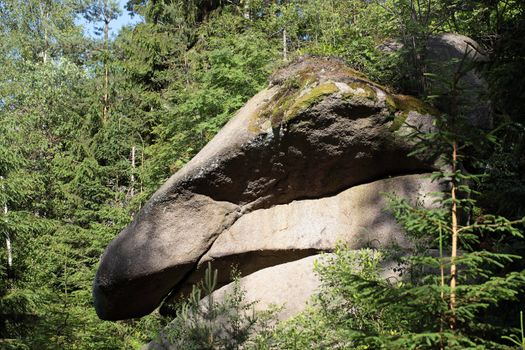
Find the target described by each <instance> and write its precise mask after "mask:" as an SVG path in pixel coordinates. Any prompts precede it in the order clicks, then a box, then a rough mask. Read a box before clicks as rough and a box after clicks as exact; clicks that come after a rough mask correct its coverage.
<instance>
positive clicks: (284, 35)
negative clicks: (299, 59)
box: [283, 28, 288, 61]
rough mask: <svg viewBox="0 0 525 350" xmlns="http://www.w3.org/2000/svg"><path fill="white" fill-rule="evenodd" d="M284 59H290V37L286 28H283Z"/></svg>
mask: <svg viewBox="0 0 525 350" xmlns="http://www.w3.org/2000/svg"><path fill="white" fill-rule="evenodd" d="M283 60H285V61H288V38H287V36H286V28H283Z"/></svg>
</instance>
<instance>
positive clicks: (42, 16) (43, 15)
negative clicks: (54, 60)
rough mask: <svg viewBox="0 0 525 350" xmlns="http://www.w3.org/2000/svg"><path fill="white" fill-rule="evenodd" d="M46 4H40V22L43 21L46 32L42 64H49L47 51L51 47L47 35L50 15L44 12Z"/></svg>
mask: <svg viewBox="0 0 525 350" xmlns="http://www.w3.org/2000/svg"><path fill="white" fill-rule="evenodd" d="M44 6H45V5H44V4H43V3H42V2H41V3H40V20H41V21H42V29H43V31H44V49H43V50H42V62H43V63H44V64H46V63H47V51H48V46H49V38H48V33H47V22H48V18H49V13H47V12H46V11H45V10H44Z"/></svg>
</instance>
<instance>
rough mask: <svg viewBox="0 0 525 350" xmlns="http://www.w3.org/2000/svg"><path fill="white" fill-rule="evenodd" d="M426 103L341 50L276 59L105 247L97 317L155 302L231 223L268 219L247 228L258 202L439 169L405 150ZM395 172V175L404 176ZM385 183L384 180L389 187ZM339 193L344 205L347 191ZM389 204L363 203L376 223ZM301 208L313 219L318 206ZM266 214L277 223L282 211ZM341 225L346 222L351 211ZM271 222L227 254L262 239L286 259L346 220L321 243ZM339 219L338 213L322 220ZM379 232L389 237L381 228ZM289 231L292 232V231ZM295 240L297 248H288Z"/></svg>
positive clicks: (314, 195) (426, 123)
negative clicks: (373, 75)
mask: <svg viewBox="0 0 525 350" xmlns="http://www.w3.org/2000/svg"><path fill="white" fill-rule="evenodd" d="M431 112H432V109H431V108H430V107H428V106H426V105H425V104H423V103H421V102H420V101H418V100H416V99H413V98H410V97H408V96H400V95H393V94H390V93H389V92H388V91H387V89H385V88H384V87H382V86H379V85H377V84H375V83H373V82H371V81H369V80H368V79H367V78H366V77H364V76H362V75H361V74H359V73H358V72H355V71H353V70H351V69H350V68H348V67H346V66H345V65H344V64H343V63H341V62H339V61H337V60H324V59H319V58H309V59H304V60H299V61H297V62H295V63H293V64H292V65H290V66H288V67H285V68H283V69H281V70H280V71H279V72H277V73H276V74H275V75H274V77H273V78H272V80H271V85H270V86H269V87H268V88H267V89H265V90H263V91H261V92H260V93H259V94H257V95H256V96H254V97H253V98H252V99H251V100H250V101H249V102H248V103H247V104H246V105H245V106H244V107H243V108H242V109H241V110H240V111H239V112H238V113H237V114H236V115H235V116H234V117H233V118H232V120H231V121H230V122H229V123H228V124H227V125H226V126H225V127H224V128H223V129H222V130H221V131H220V132H219V133H218V134H217V136H216V137H215V138H214V139H213V140H212V141H210V143H209V144H208V145H206V147H204V148H203V149H202V150H201V152H199V154H198V155H197V156H195V157H194V158H193V159H192V160H191V161H190V162H189V163H188V164H187V165H186V166H185V167H184V168H183V169H181V170H180V171H179V172H177V173H176V174H175V175H173V176H172V177H171V178H170V179H169V180H168V181H167V182H166V183H165V184H164V185H163V186H162V187H161V188H160V189H159V190H158V191H157V192H156V193H155V194H154V195H153V196H152V198H151V199H150V200H149V201H148V202H147V203H146V205H145V206H144V208H143V209H142V210H141V212H140V213H139V214H138V215H137V216H136V218H135V220H134V221H133V223H131V224H130V225H129V226H128V227H127V228H126V229H124V230H123V231H122V232H121V233H120V234H119V236H118V237H116V238H115V240H114V241H113V242H111V244H110V245H109V246H108V248H107V249H106V252H105V253H104V255H103V257H102V259H101V262H100V267H99V269H98V271H97V275H96V278H95V282H94V286H93V294H94V299H95V307H96V310H97V313H98V315H99V317H101V318H102V319H108V320H117V319H126V318H132V317H140V316H143V315H145V314H147V313H149V312H151V311H153V310H154V309H155V308H156V307H157V306H158V305H159V304H160V303H161V302H162V300H163V298H164V297H165V296H166V295H167V294H168V292H169V291H170V290H172V289H180V287H181V286H183V285H185V284H187V281H188V279H191V276H192V274H193V271H194V270H195V268H196V267H197V266H198V263H199V261H201V258H203V256H207V257H206V258H204V259H208V257H210V259H212V258H213V256H214V255H213V254H219V253H221V254H222V253H223V252H224V250H223V251H222V252H221V251H219V250H217V249H218V248H219V247H220V245H219V243H218V244H217V245H216V246H215V247H214V249H212V250H211V251H210V248H211V247H212V245H214V242H215V241H216V239H217V237H221V236H222V234H224V235H225V236H224V238H221V241H220V242H223V241H225V240H227V239H228V238H227V237H229V236H231V235H232V234H234V233H235V234H240V235H246V231H245V230H246V229H249V230H250V232H253V233H254V234H256V233H257V232H258V231H259V226H260V225H261V224H256V222H255V221H252V222H253V225H255V226H254V227H251V228H250V227H249V225H248V226H246V225H247V223H244V224H243V222H245V220H250V217H248V216H247V215H250V213H251V212H254V211H256V210H261V211H262V210H264V209H269V208H272V207H275V206H278V205H281V204H287V203H290V202H292V201H294V200H295V201H299V200H305V199H318V198H323V197H330V196H334V195H336V194H338V193H339V192H342V191H345V190H347V189H348V188H351V187H353V186H356V185H359V184H365V183H369V182H373V181H376V180H379V179H384V178H388V177H390V176H395V175H402V174H417V173H422V172H426V171H429V170H432V169H433V168H434V165H433V160H432V159H424V158H411V157H408V156H407V153H408V152H409V151H410V149H411V147H412V145H411V143H410V142H409V141H407V139H406V137H405V136H404V135H405V132H404V131H403V128H402V127H401V126H402V124H403V122H404V121H405V120H411V121H419V122H420V124H421V127H422V128H423V129H425V128H427V129H428V128H429V127H430V121H431V118H430V116H429V115H430V113H431ZM400 181H401V182H400V183H399V184H397V185H396V186H402V184H401V183H402V182H403V181H402V180H400ZM379 187H381V186H379ZM381 188H384V189H385V190H386V191H387V192H388V190H389V187H388V186H386V187H381ZM416 193H417V191H415V192H414V195H416ZM369 195H370V196H372V197H373V196H374V195H375V194H371V193H370V194H369ZM343 197H344V196H343ZM374 198H376V199H378V198H379V197H378V196H376V197H374ZM336 202H337V200H336ZM300 203H302V202H297V204H292V205H290V208H292V207H297V209H290V215H293V214H292V213H293V212H294V210H306V211H307V210H308V204H300ZM304 203H307V202H304ZM338 203H339V204H338V205H342V203H343V200H340V201H339V202H338ZM372 204H373V200H372V201H371V202H370V205H372ZM333 205H336V204H333ZM382 206H383V204H382V203H380V201H379V200H377V208H375V209H374V212H375V213H376V214H377V215H379V216H377V217H374V215H375V214H372V213H370V214H369V215H366V214H365V216H368V217H369V219H370V222H373V221H374V220H377V225H378V226H377V227H380V226H381V225H382V224H381V221H382V220H383V219H384V216H383V215H382V214H378V213H379V208H380V207H381V208H382ZM299 207H301V208H302V209H299ZM303 207H304V208H303ZM283 208H284V207H283ZM286 210H288V209H286ZM312 210H313V207H312ZM315 210H317V209H315ZM350 210H351V211H352V214H351V215H352V217H354V218H357V217H361V215H364V213H365V212H364V211H363V210H366V211H369V210H370V209H369V208H368V207H367V208H364V209H359V208H358V207H357V206H356V207H352V205H351V203H349V207H348V209H346V210H338V211H335V212H334V215H336V216H340V217H341V220H342V221H344V220H346V219H343V218H342V216H344V215H347V214H348V213H349V211H350ZM358 210H361V211H360V212H358ZM274 212H276V211H274ZM327 213H328V212H325V214H323V215H327ZM253 215H255V216H254V218H255V217H256V216H257V215H263V216H264V215H267V214H263V212H261V214H256V213H253ZM276 215H277V214H276ZM305 215H308V216H307V217H305V218H304V220H308V219H313V218H315V216H316V215H317V213H316V212H310V213H309V214H305ZM245 216H246V217H247V219H244V217H245ZM240 219H242V221H239V220H240ZM291 219H292V217H290V220H291ZM299 219H300V218H298V217H297V218H295V219H294V220H296V221H298V220H299ZM253 220H256V219H253ZM323 220H324V219H323ZM237 222H239V223H238V224H237V226H235V224H236V223H237ZM390 222H391V221H390ZM243 225H245V226H243ZM271 225H273V227H276V228H277V227H279V226H278V225H279V223H278V222H276V221H272V224H271ZM344 225H351V224H350V221H348V220H347V221H346V222H345V223H344ZM359 225H360V224H357V226H356V225H354V226H349V228H352V229H353V230H354V231H353V232H354V234H357V233H358V232H362V231H359V230H358V231H357V232H356V231H355V230H356V229H357V227H358V226H359ZM364 225H367V224H364ZM386 225H390V224H386ZM234 226H235V227H234ZM304 226H306V225H303V227H304ZM243 227H244V228H243ZM268 227H269V226H268ZM268 227H267V228H265V229H264V230H262V231H260V232H261V234H262V235H263V236H261V237H264V240H265V241H266V243H265V244H266V246H264V245H263V246H260V247H259V248H260V249H259V248H257V247H256V246H253V247H248V245H249V244H251V243H249V242H245V244H246V247H247V248H246V249H251V250H249V251H245V252H243V251H242V249H245V248H239V249H237V250H232V254H233V255H239V254H241V255H242V254H251V255H252V256H254V255H253V252H254V250H253V249H259V251H260V252H261V254H262V255H265V254H266V255H268V254H274V255H275V256H276V259H275V260H274V262H275V263H280V262H283V259H281V258H280V257H279V256H278V255H281V253H282V252H285V255H286V256H288V257H287V258H286V259H284V261H290V260H293V259H299V258H303V257H305V256H307V255H311V254H314V253H315V252H317V251H319V250H325V249H330V248H331V244H332V243H333V242H334V239H335V237H339V236H340V233H341V232H342V229H343V226H340V228H341V230H339V233H337V232H336V233H333V232H330V233H329V234H330V235H328V233H327V236H326V237H324V236H323V235H320V234H319V232H317V233H316V235H317V236H315V235H314V236H312V237H317V238H320V242H319V244H314V243H316V242H317V240H318V239H317V238H314V239H313V240H312V238H308V239H306V240H305V243H303V241H302V239H301V238H300V237H295V238H293V239H291V240H290V242H289V243H288V244H287V243H286V241H285V240H281V241H280V242H281V243H279V245H276V246H275V247H272V245H270V242H269V241H270V240H271V238H270V236H271V234H272V233H271V231H272V230H270V229H269V228H268ZM335 227H337V225H336V224H331V226H327V230H328V228H330V229H332V228H335ZM373 229H374V230H375V229H376V227H374V228H373ZM295 234H298V231H296V232H295ZM305 234H306V232H305ZM377 234H380V235H387V236H388V234H387V233H386V231H384V232H383V233H377ZM286 235H288V237H294V233H293V232H292V231H290V233H286ZM338 235H339V236H338ZM392 235H393V233H392ZM392 235H391V236H392ZM262 241H263V240H261V242H262ZM275 241H276V242H279V240H277V239H276V240H275ZM232 244H233V243H232ZM243 244H244V243H243ZM294 245H298V247H297V249H295V248H294ZM267 248H268V249H267ZM274 248H275V249H274ZM283 248H286V249H283ZM293 251H296V252H297V254H296V255H295V256H294V257H293V259H292V258H289V257H290V256H293V254H291V253H290V252H293ZM207 253H209V254H208V255H207ZM213 259H216V258H213ZM255 259H257V257H256V258H255ZM265 259H266V258H263V260H265ZM247 260H249V259H247ZM270 260H271V259H270ZM240 264H241V266H240V268H241V270H242V269H243V266H242V265H243V264H245V265H247V266H249V265H250V262H249V261H243V260H242V259H241V261H240ZM255 265H257V264H255ZM264 265H268V264H267V263H264V264H262V265H261V266H264ZM257 268H258V267H256V268H252V267H247V268H246V270H250V269H252V270H255V269H257ZM185 282H186V283H185Z"/></svg>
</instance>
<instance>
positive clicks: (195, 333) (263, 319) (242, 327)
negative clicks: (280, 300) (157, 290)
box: [154, 264, 275, 350]
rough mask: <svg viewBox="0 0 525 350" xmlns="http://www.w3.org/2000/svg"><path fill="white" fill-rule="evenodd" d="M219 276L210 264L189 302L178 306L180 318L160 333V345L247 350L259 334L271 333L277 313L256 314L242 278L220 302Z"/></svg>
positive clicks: (235, 278) (235, 281)
mask: <svg viewBox="0 0 525 350" xmlns="http://www.w3.org/2000/svg"><path fill="white" fill-rule="evenodd" d="M217 274H218V271H217V270H212V268H211V264H208V268H207V269H206V271H205V277H204V280H203V281H202V282H201V284H200V285H199V286H195V285H194V286H193V290H192V292H191V294H190V296H189V297H188V299H187V301H185V302H182V303H181V304H180V305H179V306H178V310H177V317H176V318H175V319H174V320H173V321H172V322H171V323H169V324H168V326H167V327H166V328H165V329H164V330H163V331H162V332H161V333H160V335H159V337H158V338H157V340H155V341H154V342H155V344H156V345H158V346H160V347H161V348H167V349H188V350H192V349H195V350H197V349H245V348H250V347H251V346H253V345H254V344H255V343H254V342H255V340H254V339H253V337H254V335H255V333H256V332H257V333H259V334H265V333H268V331H269V328H270V323H274V322H275V319H274V312H273V311H271V310H269V311H265V312H259V311H255V309H254V306H255V303H254V302H251V303H250V302H247V301H246V300H245V294H246V292H245V291H244V290H242V288H241V286H240V281H239V277H238V276H237V277H236V276H232V279H233V281H234V282H233V285H232V287H231V289H229V290H227V291H225V292H224V293H223V294H222V295H218V298H219V299H218V300H216V299H215V298H216V297H217V295H216V294H214V293H213V292H214V290H215V286H216V284H217ZM201 293H204V295H205V297H204V298H202V294H201Z"/></svg>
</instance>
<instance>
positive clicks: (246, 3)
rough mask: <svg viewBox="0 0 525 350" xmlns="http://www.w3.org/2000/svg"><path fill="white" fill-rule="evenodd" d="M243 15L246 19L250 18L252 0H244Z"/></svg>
mask: <svg viewBox="0 0 525 350" xmlns="http://www.w3.org/2000/svg"><path fill="white" fill-rule="evenodd" d="M243 16H244V18H246V19H248V20H249V19H250V0H244V9H243Z"/></svg>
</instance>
